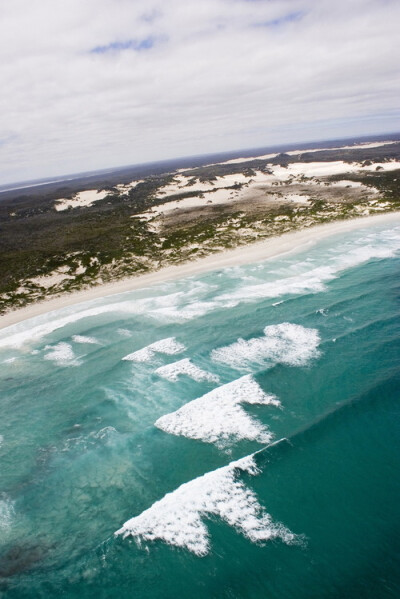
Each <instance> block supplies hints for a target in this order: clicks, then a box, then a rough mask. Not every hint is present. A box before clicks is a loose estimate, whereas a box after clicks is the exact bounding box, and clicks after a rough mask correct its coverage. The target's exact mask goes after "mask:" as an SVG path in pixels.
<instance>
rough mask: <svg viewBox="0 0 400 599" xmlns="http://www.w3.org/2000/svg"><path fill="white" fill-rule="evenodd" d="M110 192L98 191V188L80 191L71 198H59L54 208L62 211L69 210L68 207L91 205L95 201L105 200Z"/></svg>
mask: <svg viewBox="0 0 400 599" xmlns="http://www.w3.org/2000/svg"><path fill="white" fill-rule="evenodd" d="M109 193H110V192H109V191H97V189H88V190H87V191H80V192H79V193H77V194H76V195H75V196H74V197H73V198H71V199H65V200H57V202H56V203H55V204H54V208H55V209H56V210H57V212H60V211H61V210H68V208H78V207H80V206H91V205H92V204H93V203H94V202H98V201H99V200H103V199H104V198H105V197H106V196H107V195H108V194H109Z"/></svg>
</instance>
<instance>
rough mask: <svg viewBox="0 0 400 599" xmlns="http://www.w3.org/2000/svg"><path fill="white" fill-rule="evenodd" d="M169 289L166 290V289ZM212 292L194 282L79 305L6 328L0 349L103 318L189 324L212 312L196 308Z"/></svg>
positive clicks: (208, 305)
mask: <svg viewBox="0 0 400 599" xmlns="http://www.w3.org/2000/svg"><path fill="white" fill-rule="evenodd" d="M169 287H172V285H170V286H169ZM169 287H168V286H167V289H168V288H169ZM212 289H213V287H211V286H210V285H207V284H205V283H203V282H201V281H193V282H192V284H191V286H190V288H189V290H186V291H177V292H173V293H168V292H165V286H164V288H161V289H160V291H159V295H155V296H150V297H144V298H141V299H135V300H134V301H133V300H126V293H125V294H122V295H121V300H120V301H114V302H113V303H106V304H101V305H96V304H97V302H98V300H94V301H91V302H87V303H86V304H82V307H81V309H78V307H77V306H73V307H69V308H63V309H62V310H57V311H55V312H50V313H47V314H45V315H40V316H36V317H34V318H30V319H29V320H28V321H23V322H20V323H18V324H15V325H12V326H10V327H7V328H6V329H4V330H3V331H2V332H1V333H0V348H1V347H22V346H23V345H25V344H26V343H28V342H31V341H34V340H37V339H41V338H42V337H45V336H46V335H48V334H50V333H52V332H53V331H56V330H58V329H60V328H63V327H65V326H67V325H69V324H72V323H74V322H77V321H79V320H82V319H84V318H92V317H96V316H101V315H103V314H113V313H115V314H118V313H122V314H132V315H136V316H141V315H145V316H146V317H148V318H152V319H156V320H162V321H171V322H180V321H182V320H190V319H191V318H195V317H197V316H199V315H201V314H204V313H206V312H208V311H209V310H210V309H212V306H213V303H212V302H208V303H207V302H206V303H205V304H204V306H202V307H199V306H198V307H196V304H197V302H198V299H200V298H201V296H202V295H204V294H207V293H208V292H209V291H210V290H212ZM122 298H123V299H122ZM102 301H103V300H102ZM88 306H91V307H88Z"/></svg>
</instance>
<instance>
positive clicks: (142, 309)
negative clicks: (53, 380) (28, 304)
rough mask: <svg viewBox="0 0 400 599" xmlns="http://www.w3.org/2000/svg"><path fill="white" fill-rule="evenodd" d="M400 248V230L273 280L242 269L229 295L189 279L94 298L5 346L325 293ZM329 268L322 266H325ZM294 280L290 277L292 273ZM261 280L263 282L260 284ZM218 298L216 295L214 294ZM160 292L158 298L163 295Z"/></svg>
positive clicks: (43, 320)
mask: <svg viewBox="0 0 400 599" xmlns="http://www.w3.org/2000/svg"><path fill="white" fill-rule="evenodd" d="M399 250H400V235H399V227H398V226H394V227H392V228H391V229H386V230H383V231H378V232H373V233H370V234H366V233H365V231H363V232H361V236H360V237H359V238H358V240H355V241H349V242H346V243H340V244H339V245H337V246H336V247H335V248H334V249H333V250H323V251H322V253H320V254H319V255H318V257H317V258H311V259H308V260H306V261H303V262H299V261H297V262H292V263H291V262H290V261H289V262H287V263H285V266H284V268H282V269H281V270H280V271H275V272H273V271H269V270H268V264H269V263H266V265H267V266H263V268H262V269H261V270H260V271H259V273H257V274H258V275H260V273H263V272H266V273H267V277H268V280H267V281H266V280H262V278H261V277H260V276H258V277H254V279H253V281H252V282H250V283H249V280H248V278H247V279H246V275H247V274H248V269H249V267H241V268H240V269H238V272H237V276H238V284H237V287H236V288H235V289H233V290H232V291H230V292H229V293H228V294H227V293H220V294H218V292H217V289H218V288H217V286H216V285H210V284H206V283H204V282H203V281H196V280H193V281H190V285H189V282H188V281H186V283H185V285H186V290H185V291H183V290H181V291H174V289H176V287H174V285H175V284H171V283H169V284H167V285H163V286H160V287H159V288H158V289H157V290H156V294H153V295H151V296H150V297H141V298H137V297H136V296H134V297H135V299H134V300H132V299H127V294H122V295H121V296H119V297H118V296H116V297H114V298H113V301H112V303H104V300H101V302H99V300H94V301H91V302H88V303H86V304H83V305H82V306H81V307H78V306H72V307H69V308H63V309H62V310H59V311H57V312H52V313H48V314H46V315H41V316H37V317H34V318H32V319H29V320H28V321H24V322H21V323H18V324H16V325H12V326H10V327H7V328H6V329H4V330H3V331H1V332H0V348H2V347H21V346H23V345H24V344H26V343H28V342H30V341H34V340H37V339H40V338H42V337H44V336H46V335H48V334H49V333H51V332H53V331H55V330H57V329H60V328H63V327H65V326H67V325H70V324H72V323H74V322H76V321H79V320H81V319H85V318H89V317H90V318H92V317H98V316H101V315H103V314H119V313H122V314H131V315H134V316H142V315H143V316H144V317H146V318H149V319H154V320H157V321H161V322H185V321H188V320H191V319H194V318H198V317H201V316H203V315H205V314H208V313H210V312H212V311H213V310H218V309H226V308H230V307H234V306H236V305H237V304H239V303H250V302H256V301H259V300H260V299H262V298H277V299H278V298H279V297H281V296H285V295H287V294H303V293H318V292H321V291H324V290H325V285H326V283H327V282H329V281H331V280H332V279H334V278H336V277H337V276H338V275H339V273H341V272H342V271H344V270H346V269H348V268H352V267H354V266H357V265H360V264H362V263H364V262H366V261H368V260H370V259H372V258H389V257H392V256H394V255H395V254H396V252H398V251H399ZM321 263H322V264H323V266H320V264H321ZM290 271H291V273H292V274H290V276H288V272H289V273H290ZM257 279H258V280H257ZM212 292H214V295H213V296H212V297H211V293H212ZM157 294H158V295H157Z"/></svg>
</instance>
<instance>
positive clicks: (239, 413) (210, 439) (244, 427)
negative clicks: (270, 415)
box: [155, 375, 280, 447]
mask: <svg viewBox="0 0 400 599" xmlns="http://www.w3.org/2000/svg"><path fill="white" fill-rule="evenodd" d="M243 403H247V404H260V405H273V406H280V402H279V400H278V399H277V397H276V396H275V395H268V394H267V393H265V392H264V391H263V390H262V389H261V387H260V386H259V385H258V383H257V382H256V381H255V380H254V379H253V377H252V376H251V375H247V376H243V377H241V378H240V379H237V380H236V381H233V382H232V383H228V384H227V385H222V387H218V388H217V389H214V390H213V391H210V393H206V394H205V395H203V396H202V397H199V398H198V399H194V400H193V401H190V402H189V403H187V404H185V405H184V406H182V407H181V408H180V409H179V410H177V411H176V412H172V413H170V414H166V415H165V416H162V417H161V418H159V419H158V420H157V421H156V422H155V426H156V427H157V428H159V429H161V430H163V431H165V432H166V433H170V434H173V435H182V436H184V437H188V438H189V439H197V440H200V441H204V442H206V443H215V444H217V445H218V446H219V447H224V446H225V445H227V444H228V443H229V442H233V441H238V440H242V439H247V440H249V441H258V442H259V443H269V442H270V441H271V439H272V437H273V434H272V433H271V432H270V431H269V430H268V428H267V427H266V426H264V425H263V424H262V423H261V422H259V421H258V420H256V419H255V418H253V417H252V416H250V415H249V414H247V413H246V412H245V411H244V410H243V408H242V406H241V404H243Z"/></svg>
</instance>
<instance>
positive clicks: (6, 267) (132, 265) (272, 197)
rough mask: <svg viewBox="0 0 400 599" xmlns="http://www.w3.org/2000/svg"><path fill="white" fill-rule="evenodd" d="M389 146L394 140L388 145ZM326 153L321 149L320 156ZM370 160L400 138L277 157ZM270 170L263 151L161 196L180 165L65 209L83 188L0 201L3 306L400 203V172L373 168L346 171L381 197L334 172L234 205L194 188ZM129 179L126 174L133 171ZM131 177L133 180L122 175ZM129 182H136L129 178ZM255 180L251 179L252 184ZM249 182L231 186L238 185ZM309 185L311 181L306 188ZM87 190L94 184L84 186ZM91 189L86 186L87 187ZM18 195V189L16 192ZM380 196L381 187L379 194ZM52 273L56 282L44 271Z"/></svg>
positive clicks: (196, 173)
mask: <svg viewBox="0 0 400 599" xmlns="http://www.w3.org/2000/svg"><path fill="white" fill-rule="evenodd" d="M385 148H386V149H385ZM317 154H318V155H317ZM350 155H351V158H352V160H355V159H357V160H363V161H364V163H365V162H366V161H368V163H370V164H371V165H373V164H375V163H376V162H385V161H386V160H388V159H390V158H392V157H394V158H397V159H398V158H399V157H400V144H393V145H392V146H387V147H386V146H383V147H379V148H376V149H375V152H374V151H373V149H369V150H362V151H358V150H353V151H351V150H344V151H341V153H340V154H338V151H333V150H324V151H321V152H317V153H315V152H309V153H303V154H301V155H296V156H289V155H287V154H280V155H278V156H277V157H276V158H275V159H272V160H271V159H270V160H269V161H268V162H269V163H271V162H272V163H274V162H275V164H281V165H284V166H287V165H288V164H289V163H290V162H297V161H299V160H301V161H310V160H312V161H316V160H318V161H324V160H333V159H334V160H339V159H346V156H350ZM260 170H261V171H263V172H268V166H267V162H266V161H265V160H260V159H254V160H250V161H247V162H243V163H234V164H216V165H211V166H201V167H197V168H194V169H190V170H187V171H186V172H185V176H187V177H188V183H187V185H186V187H185V188H184V189H183V190H182V191H180V192H179V193H177V194H173V195H169V196H168V197H163V198H162V199H157V191H158V190H159V189H160V188H161V187H165V186H166V185H167V184H169V183H171V182H173V178H174V174H173V173H172V174H171V173H167V174H162V173H161V174H157V175H151V176H148V177H147V178H146V179H145V181H144V182H142V183H139V184H138V185H137V186H136V187H134V188H133V189H130V190H129V191H122V192H121V191H120V190H119V189H121V188H119V189H118V188H117V187H116V185H117V183H118V179H117V175H115V177H114V180H113V181H109V182H107V181H104V182H103V185H102V187H101V188H102V189H106V190H107V191H108V194H107V196H106V197H105V198H104V199H103V200H99V201H96V202H95V203H94V204H93V205H92V206H89V207H81V208H74V209H69V210H65V211H60V212H57V211H56V210H55V207H54V206H55V201H56V200H57V199H60V198H66V197H71V196H72V195H73V193H75V191H76V190H75V191H73V192H72V191H71V188H69V187H65V186H64V187H58V188H57V189H56V190H52V191H48V190H47V189H46V190H45V192H42V193H40V192H37V191H34V192H32V194H29V193H26V194H23V195H20V196H17V197H11V198H9V199H8V200H4V199H3V200H2V201H1V202H0V312H5V311H7V310H9V309H10V308H14V307H17V306H22V305H25V304H27V303H29V302H32V301H37V300H39V299H42V298H44V297H47V296H49V295H52V294H59V293H64V292H67V291H72V290H74V289H80V288H83V287H87V286H91V285H95V284H98V283H99V282H101V281H110V280H115V279H119V278H122V277H127V276H133V275H135V274H138V273H143V272H149V271H151V270H154V269H158V268H160V267H163V266H166V265H168V264H172V263H177V262H180V261H184V260H187V259H190V258H191V257H193V256H196V257H197V256H204V255H207V254H209V253H212V252H215V251H220V250H222V249H224V248H231V247H235V246H238V245H241V244H247V243H251V242H252V241H255V240H260V239H265V238H267V237H269V236H272V235H277V234H281V233H283V232H286V231H289V230H294V229H298V228H302V227H305V226H310V225H311V224H314V223H322V222H328V221H330V220H334V219H343V218H350V217H354V216H359V215H360V214H366V213H368V211H370V213H373V212H374V211H377V210H382V211H383V210H385V211H389V210H398V209H400V186H399V182H400V171H398V170H397V171H384V170H379V169H378V170H377V169H373V170H370V171H367V172H363V173H357V174H346V175H345V179H347V180H351V181H358V182H360V183H363V184H364V185H365V186H367V187H373V188H376V189H378V190H379V194H376V201H375V200H374V201H373V202H371V197H372V196H371V194H368V193H365V191H363V190H361V191H360V192H359V193H358V195H357V194H356V193H354V190H351V189H349V190H346V189H342V190H340V189H338V188H337V187H334V186H331V183H333V182H335V181H339V180H342V179H343V178H344V177H343V175H341V176H331V177H326V178H325V179H324V181H323V182H322V183H325V185H323V184H322V185H316V184H315V185H312V186H308V187H307V185H308V184H309V183H310V182H311V180H310V179H307V178H305V177H299V178H297V180H296V179H295V178H294V177H291V179H290V180H289V181H286V182H276V184H277V185H279V188H278V189H279V192H278V191H277V187H276V186H273V183H272V184H271V185H270V187H269V191H268V192H266V194H267V195H266V199H265V200H263V199H260V198H259V197H258V198H257V199H255V200H251V199H250V200H246V203H245V202H241V203H240V202H239V203H232V204H228V203H227V204H223V205H218V204H215V205H214V204H213V203H211V204H210V203H209V199H210V200H212V198H213V195H214V194H213V192H214V191H215V190H213V189H211V190H210V191H209V192H204V193H203V194H202V193H201V192H199V191H198V190H197V191H196V189H195V187H194V186H195V184H196V182H198V181H200V182H213V181H215V180H216V179H217V177H221V176H224V175H228V174H229V175H232V174H235V173H242V174H244V175H245V176H246V177H248V178H249V182H250V181H251V178H252V177H255V176H256V174H257V173H256V171H260ZM126 179H127V177H126ZM123 182H125V181H123ZM126 182H128V181H126ZM246 185H247V184H246ZM242 186H243V184H234V185H230V186H227V187H226V189H231V190H236V191H238V190H240V189H241V188H242ZM293 186H295V187H296V186H297V187H296V193H300V194H304V195H307V194H310V190H312V193H311V199H310V200H309V201H308V203H298V204H296V203H293V202H290V201H285V194H287V193H289V192H291V190H292V189H293ZM303 187H305V189H303ZM85 188H86V189H88V188H89V189H90V186H88V185H86V187H85ZM82 189H83V188H82ZM14 195H15V194H14ZM199 195H200V196H202V195H203V197H204V205H203V206H202V207H201V208H198V209H190V210H189V209H188V210H186V211H180V212H179V213H178V215H177V216H176V217H174V216H173V214H172V216H168V218H164V217H160V218H155V219H154V218H153V219H152V218H151V214H150V215H149V216H148V217H146V218H145V217H143V213H145V212H147V211H149V210H150V209H151V208H152V207H154V206H157V205H159V204H161V203H162V204H165V203H168V202H172V201H176V200H184V199H186V198H190V197H194V196H199ZM373 197H375V196H373ZM46 276H47V277H49V278H48V281H47V280H46V279H42V278H39V279H38V277H46Z"/></svg>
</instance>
